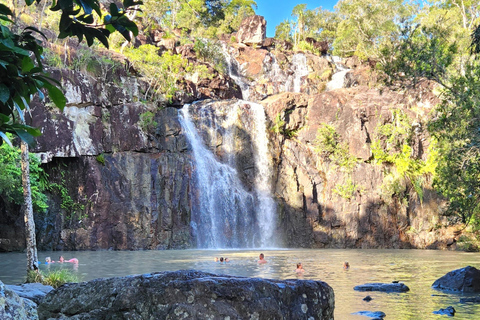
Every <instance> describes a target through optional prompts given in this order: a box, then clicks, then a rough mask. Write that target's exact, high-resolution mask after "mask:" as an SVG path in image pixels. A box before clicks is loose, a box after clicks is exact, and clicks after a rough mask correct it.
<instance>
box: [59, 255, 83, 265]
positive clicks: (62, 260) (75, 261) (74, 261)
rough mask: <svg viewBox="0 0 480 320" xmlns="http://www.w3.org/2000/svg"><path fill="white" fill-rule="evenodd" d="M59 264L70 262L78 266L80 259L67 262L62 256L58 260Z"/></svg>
mask: <svg viewBox="0 0 480 320" xmlns="http://www.w3.org/2000/svg"><path fill="white" fill-rule="evenodd" d="M58 262H61V263H63V262H70V263H75V264H77V263H78V259H77V258H72V259H70V260H65V258H64V257H63V256H60V258H58Z"/></svg>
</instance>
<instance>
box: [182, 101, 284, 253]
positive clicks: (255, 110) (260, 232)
mask: <svg viewBox="0 0 480 320" xmlns="http://www.w3.org/2000/svg"><path fill="white" fill-rule="evenodd" d="M214 103H215V102H210V103H206V104H205V103H195V104H193V105H185V106H184V107H183V109H182V110H181V111H180V121H181V124H182V128H183V130H184V132H185V135H186V137H187V140H188V142H189V144H190V146H191V148H192V152H193V156H194V174H193V184H194V186H193V188H192V218H191V221H192V222H191V227H192V232H193V237H194V238H195V239H196V243H197V247H199V248H255V247H275V236H274V229H275V212H276V206H275V202H274V200H273V199H272V196H271V191H270V189H271V177H272V172H271V163H270V156H269V154H268V140H267V132H266V127H265V112H264V110H263V107H262V106H261V105H259V104H256V103H251V102H247V101H238V102H236V103H232V104H229V105H221V106H218V105H217V106H214V105H213V104H214ZM192 118H195V122H194V120H193V119H192ZM197 128H198V129H197ZM207 128H208V129H207ZM239 130H241V131H243V132H244V134H245V133H247V134H248V137H249V140H248V144H249V145H247V146H245V145H242V147H243V148H247V147H248V148H250V149H251V150H252V152H253V160H254V164H255V169H254V172H255V177H254V181H252V184H253V185H252V188H251V190H248V188H247V187H246V186H245V183H244V182H242V179H241V177H240V175H239V173H238V171H237V168H236V166H237V159H235V157H236V154H235V152H236V151H235V150H236V148H238V144H239V142H238V140H239V138H238V137H237V136H236V135H237V134H238V131H239ZM202 137H205V138H204V139H202ZM219 141H221V143H219ZM207 145H209V146H210V148H209V147H207ZM211 149H214V150H216V151H217V153H218V154H220V156H216V155H215V153H214V152H212V150H211Z"/></svg>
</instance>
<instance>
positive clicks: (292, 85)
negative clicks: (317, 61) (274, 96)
mask: <svg viewBox="0 0 480 320" xmlns="http://www.w3.org/2000/svg"><path fill="white" fill-rule="evenodd" d="M291 63H292V66H291V69H292V71H293V75H292V76H289V77H288V79H287V83H286V84H285V91H292V92H300V90H301V86H302V78H303V77H305V76H307V75H308V66H307V57H306V56H305V55H304V54H303V53H297V54H294V55H293V57H292V62H291Z"/></svg>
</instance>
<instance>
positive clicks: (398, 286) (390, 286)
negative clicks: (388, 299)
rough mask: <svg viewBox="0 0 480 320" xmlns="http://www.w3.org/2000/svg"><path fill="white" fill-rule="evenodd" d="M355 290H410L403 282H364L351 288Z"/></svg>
mask: <svg viewBox="0 0 480 320" xmlns="http://www.w3.org/2000/svg"><path fill="white" fill-rule="evenodd" d="M353 289H354V290H357V291H381V292H407V291H409V290H410V288H409V287H407V286H406V285H405V284H403V283H365V284H362V285H359V286H356V287H354V288H353Z"/></svg>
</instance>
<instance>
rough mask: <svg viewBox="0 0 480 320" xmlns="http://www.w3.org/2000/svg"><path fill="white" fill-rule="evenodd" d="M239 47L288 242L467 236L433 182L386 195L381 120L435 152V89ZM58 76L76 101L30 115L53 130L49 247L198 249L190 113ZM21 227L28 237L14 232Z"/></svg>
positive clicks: (430, 244)
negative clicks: (450, 218) (334, 146)
mask: <svg viewBox="0 0 480 320" xmlns="http://www.w3.org/2000/svg"><path fill="white" fill-rule="evenodd" d="M228 51H229V53H230V54H231V55H232V56H233V57H234V58H235V59H236V60H235V61H236V64H235V66H236V68H237V70H236V71H238V74H239V76H240V78H241V79H243V81H244V82H245V83H246V84H247V86H248V88H249V93H250V94H249V97H250V100H253V101H257V102H260V103H261V104H262V105H263V106H264V108H265V112H266V115H267V129H268V134H269V137H270V144H269V148H270V153H271V160H272V162H273V164H274V166H273V181H272V182H271V184H272V194H273V197H274V200H275V201H276V203H277V218H276V219H277V230H276V232H277V234H279V235H280V236H281V238H282V239H283V242H284V245H286V246H289V247H314V248H326V247H335V248H447V246H449V245H452V243H454V242H455V235H454V234H453V231H452V230H451V229H449V228H446V226H447V224H448V223H447V221H446V220H445V219H444V218H442V217H441V215H440V213H441V211H442V200H441V199H440V198H439V197H438V195H436V194H435V192H434V191H433V190H432V189H431V187H430V184H429V183H430V182H429V181H425V182H424V183H423V184H422V186H421V192H420V193H421V194H419V193H415V192H412V190H411V185H408V186H407V185H405V183H404V185H400V186H397V187H398V188H400V191H398V190H396V191H391V190H388V188H389V187H392V184H390V185H388V184H386V181H387V180H388V179H390V178H391V175H390V174H389V173H391V172H392V171H393V168H392V165H391V164H389V163H383V164H378V163H376V161H374V157H373V156H372V143H374V142H378V143H380V144H381V145H382V144H383V146H385V145H386V143H388V142H387V141H386V140H385V139H383V140H382V138H381V137H380V135H379V128H380V127H382V126H385V125H392V124H394V123H396V121H397V120H398V117H399V116H398V114H399V113H398V112H400V111H401V114H402V115H404V116H405V117H406V118H407V119H408V121H409V123H410V125H411V126H413V128H414V130H413V132H414V134H413V135H412V137H411V139H410V140H409V141H410V147H411V148H412V151H411V154H412V155H413V158H415V159H418V160H424V161H425V160H427V150H428V147H429V142H428V141H429V138H428V135H427V133H426V130H425V119H426V117H427V115H428V112H429V111H430V110H431V108H432V106H433V105H434V104H435V103H436V100H435V99H436V98H435V96H434V95H432V94H431V88H424V90H420V91H418V92H407V93H405V92H394V91H390V90H388V89H386V88H376V87H375V73H374V72H373V71H372V70H371V68H369V67H368V66H362V65H357V64H355V63H354V61H353V62H352V61H350V62H348V61H346V62H345V65H348V66H349V68H352V71H351V72H348V73H346V74H347V75H346V76H345V81H344V82H343V83H344V85H343V86H344V87H348V88H342V89H337V90H331V91H325V88H326V85H327V82H328V81H330V80H331V77H332V74H334V73H335V72H336V71H338V66H337V62H335V61H333V60H332V59H331V58H329V57H322V56H318V55H313V54H307V53H298V52H297V53H294V52H291V51H288V50H285V49H284V48H283V47H282V46H281V44H276V45H275V47H264V48H252V47H249V46H246V45H244V44H235V45H234V46H233V47H232V48H230V49H229V50H228ZM54 74H55V77H56V78H58V79H60V80H61V82H62V84H63V86H64V89H65V91H66V97H67V100H68V106H67V107H66V108H65V110H64V112H63V113H61V112H59V111H57V110H55V109H52V108H51V107H49V105H48V104H47V105H43V104H40V103H37V104H36V105H35V106H33V107H32V116H31V124H32V125H33V126H38V127H41V128H42V132H43V136H41V137H40V138H39V139H38V144H37V146H36V147H35V149H34V150H33V151H34V152H36V153H37V154H38V155H39V156H40V157H41V159H42V161H43V162H44V165H43V166H44V169H45V171H46V172H47V174H48V175H49V180H50V191H49V196H50V208H49V210H48V212H47V213H45V214H43V215H37V217H36V225H37V239H38V240H37V241H38V247H39V249H41V250H49V249H54V250H86V249H169V248H188V247H192V246H194V244H193V243H192V230H191V213H192V201H193V200H192V199H195V198H196V197H197V196H196V194H197V193H198V192H200V190H193V189H192V183H191V181H192V172H193V171H194V170H195V168H194V165H193V161H192V152H191V148H190V146H189V145H188V143H187V141H186V138H185V135H184V132H183V131H182V127H181V125H180V122H179V118H178V117H179V114H178V109H176V108H175V107H171V106H170V107H169V106H164V105H162V106H160V104H159V103H158V102H141V96H142V95H141V92H142V90H145V88H143V87H142V83H140V82H138V81H137V80H136V79H135V78H134V77H128V76H126V75H120V76H118V75H117V76H116V77H115V80H113V78H112V79H99V78H94V77H92V76H88V75H85V74H82V73H79V72H74V71H68V70H55V71H54ZM225 81H227V82H229V81H230V82H231V79H229V80H225ZM207 87H208V86H207ZM240 87H242V86H240ZM222 88H223V87H222V86H219V87H218V88H217V89H218V90H220V91H219V92H216V94H215V95H213V96H214V97H228V98H231V97H233V96H238V95H237V94H234V95H232V94H231V93H229V94H226V93H222V92H221V90H223V89H222ZM224 90H231V89H229V88H227V87H225V89H224ZM286 91H287V92H286ZM293 91H295V92H293ZM244 95H245V94H244ZM205 96H208V95H205ZM225 103H229V102H228V101H220V102H218V104H219V106H221V105H224V104H225ZM148 113H149V114H152V115H153V116H152V118H151V119H149V121H147V120H146V118H145V117H143V115H145V114H148ZM327 125H328V126H330V127H331V128H334V130H335V134H336V137H337V139H338V141H337V142H336V143H338V147H339V148H340V146H341V147H342V148H343V149H345V150H346V151H345V154H344V155H343V157H344V158H345V159H347V160H348V159H355V163H354V165H353V166H352V167H351V168H350V169H348V170H347V169H346V167H344V166H343V165H341V164H339V163H340V162H341V160H342V159H337V160H336V161H337V163H336V162H335V161H334V160H332V158H331V157H329V156H328V155H327V154H325V153H322V152H321V151H318V144H319V142H318V132H319V129H320V128H322V127H325V126H327ZM238 132H242V134H243V136H241V137H237V138H236V139H239V141H240V142H239V143H238V145H239V146H241V145H242V143H241V141H247V140H254V139H255V137H253V136H250V135H249V131H248V129H245V130H243V129H242V130H238ZM223 138H224V137H222V136H221V134H220V136H219V137H218V139H217V145H209V147H210V148H211V149H212V150H213V151H214V152H215V150H216V153H217V155H218V156H219V158H222V154H221V152H218V150H220V149H219V148H218V146H219V145H221V143H222V139H223ZM206 141H207V140H206ZM343 149H342V150H343ZM247 151H248V148H247V149H242V150H237V151H236V153H237V154H238V155H240V156H241V157H242V159H243V160H242V161H240V162H238V163H237V164H236V167H237V170H238V171H239V175H240V179H241V180H242V181H243V183H244V184H245V188H246V189H247V190H251V189H252V184H253V182H252V181H253V178H252V176H253V175H255V170H254V169H252V164H251V163H250V162H251V160H252V157H251V156H249V154H248V152H247ZM345 159H344V160H345ZM338 161H340V162H338ZM425 179H427V180H428V176H425ZM399 181H401V180H399ZM387 182H388V181H387ZM400 184H402V182H400ZM0 209H2V210H1V213H0V224H1V226H0V231H1V232H0V250H3V251H10V250H19V249H21V248H22V247H23V239H24V236H23V233H22V232H21V231H19V230H21V228H20V226H21V225H22V223H21V217H19V216H18V215H17V214H16V212H18V211H17V210H18V208H11V207H9V206H5V204H1V203H0ZM12 226H18V227H16V229H15V230H17V231H15V232H8V233H7V230H11V227H12ZM4 230H5V231H4Z"/></svg>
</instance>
